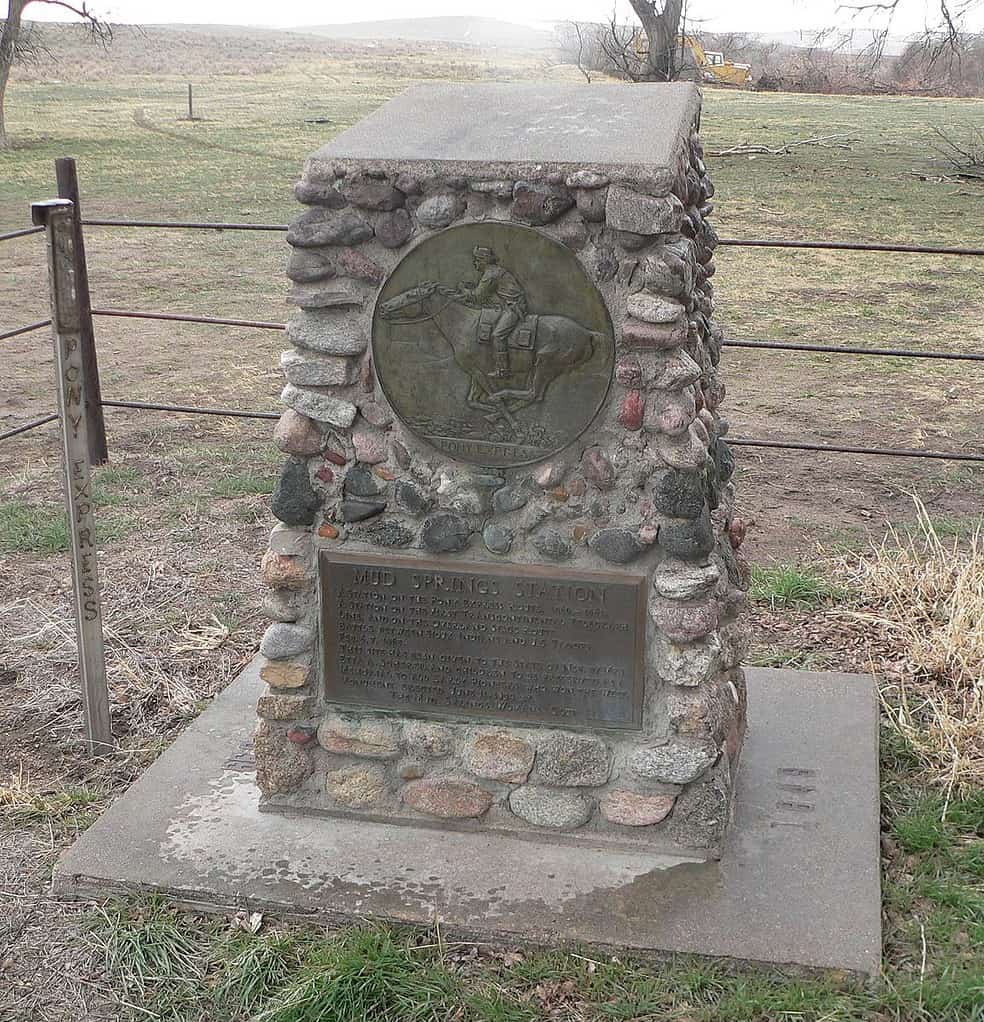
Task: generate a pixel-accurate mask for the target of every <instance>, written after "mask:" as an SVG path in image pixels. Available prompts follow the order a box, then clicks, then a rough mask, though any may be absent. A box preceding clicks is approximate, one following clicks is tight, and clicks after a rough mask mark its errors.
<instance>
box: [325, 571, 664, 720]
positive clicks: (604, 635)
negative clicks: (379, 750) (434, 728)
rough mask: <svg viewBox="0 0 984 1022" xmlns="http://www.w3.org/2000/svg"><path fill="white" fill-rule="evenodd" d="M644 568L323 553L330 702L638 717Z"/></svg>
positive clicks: (539, 715) (481, 714)
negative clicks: (565, 567) (636, 571)
mask: <svg viewBox="0 0 984 1022" xmlns="http://www.w3.org/2000/svg"><path fill="white" fill-rule="evenodd" d="M645 589H646V586H645V579H644V577H643V576H641V575H639V576H637V575H630V574H614V573H609V572H564V573H561V572H556V571H553V570H552V569H548V568H545V567H525V566H522V565H510V566H505V565H499V564H481V563H476V562H469V563H468V564H467V565H466V564H463V563H460V562H459V564H455V565H453V566H449V565H448V564H447V563H446V562H437V561H434V560H416V559H410V558H403V557H388V556H375V555H372V554H338V553H334V552H328V551H322V553H321V620H322V628H323V635H322V638H323V644H322V648H323V650H324V667H325V694H326V696H327V698H328V700H329V701H331V702H334V703H343V704H350V705H353V706H360V707H367V708H375V709H384V710H400V711H402V712H405V713H409V714H413V713H418V714H426V715H428V716H430V715H454V716H459V717H477V718H479V719H487V718H490V719H494V720H510V721H516V720H518V721H527V722H530V723H542V724H554V725H561V726H564V727H589V726H591V727H599V728H638V727H641V725H642V692H643V669H644V662H645V635H646V596H645Z"/></svg>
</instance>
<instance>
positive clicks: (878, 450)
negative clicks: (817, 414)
mask: <svg viewBox="0 0 984 1022" xmlns="http://www.w3.org/2000/svg"><path fill="white" fill-rule="evenodd" d="M725 440H726V441H727V443H729V444H733V445H734V446H735V447H776V448H779V449H780V450H787V451H821V452H824V453H829V454H875V455H879V456H883V457H886V458H933V459H936V460H941V461H980V462H984V454H965V453H963V452H962V451H916V450H912V449H911V448H901V447H840V446H836V445H833V444H811V443H803V442H794V441H791V440H744V439H742V438H740V437H734V438H732V437H730V436H729V437H725Z"/></svg>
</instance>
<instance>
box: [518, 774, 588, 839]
mask: <svg viewBox="0 0 984 1022" xmlns="http://www.w3.org/2000/svg"><path fill="white" fill-rule="evenodd" d="M509 808H510V809H511V810H512V811H513V812H514V813H515V814H516V815H517V816H518V817H519V818H520V819H521V820H525V821H526V822H527V823H531V824H532V825H533V826H534V827H551V828H553V829H554V830H574V829H575V828H577V827H581V826H583V825H584V824H585V823H587V822H588V820H590V819H591V813H592V811H593V809H594V803H593V802H592V800H591V799H589V798H585V797H584V796H583V795H580V794H578V793H576V792H573V791H552V790H551V789H550V788H540V787H537V786H536V785H531V784H527V785H524V786H523V787H522V788H516V790H515V791H512V792H510V794H509Z"/></svg>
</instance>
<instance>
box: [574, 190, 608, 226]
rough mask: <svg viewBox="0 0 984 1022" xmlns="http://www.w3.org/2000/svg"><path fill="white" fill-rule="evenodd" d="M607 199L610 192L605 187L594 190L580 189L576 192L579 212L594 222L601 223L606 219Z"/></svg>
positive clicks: (575, 196) (590, 221)
mask: <svg viewBox="0 0 984 1022" xmlns="http://www.w3.org/2000/svg"><path fill="white" fill-rule="evenodd" d="M607 199H608V193H607V190H606V189H604V188H601V189H597V190H592V191H585V190H584V189H580V190H578V191H577V192H575V194H574V200H575V202H576V203H577V211H578V213H580V214H581V216H583V217H584V219H585V220H587V221H588V223H592V224H599V223H601V222H602V221H603V220H604V219H605V205H606V202H607Z"/></svg>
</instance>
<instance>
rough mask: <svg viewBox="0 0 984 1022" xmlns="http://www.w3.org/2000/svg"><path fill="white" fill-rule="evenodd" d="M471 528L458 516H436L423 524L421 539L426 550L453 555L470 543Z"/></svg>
mask: <svg viewBox="0 0 984 1022" xmlns="http://www.w3.org/2000/svg"><path fill="white" fill-rule="evenodd" d="M471 536H472V527H471V526H470V525H469V524H468V522H466V521H465V520H464V519H463V518H462V517H461V516H460V515H456V514H451V513H447V514H436V515H432V516H431V517H430V518H428V519H427V520H426V521H425V522H424V527H423V530H422V532H421V539H422V541H423V544H424V546H425V547H427V549H428V550H432V551H433V552H434V553H439V554H453V553H457V552H458V551H459V550H464V549H465V547H466V546H468V544H469V543H470V542H471Z"/></svg>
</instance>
